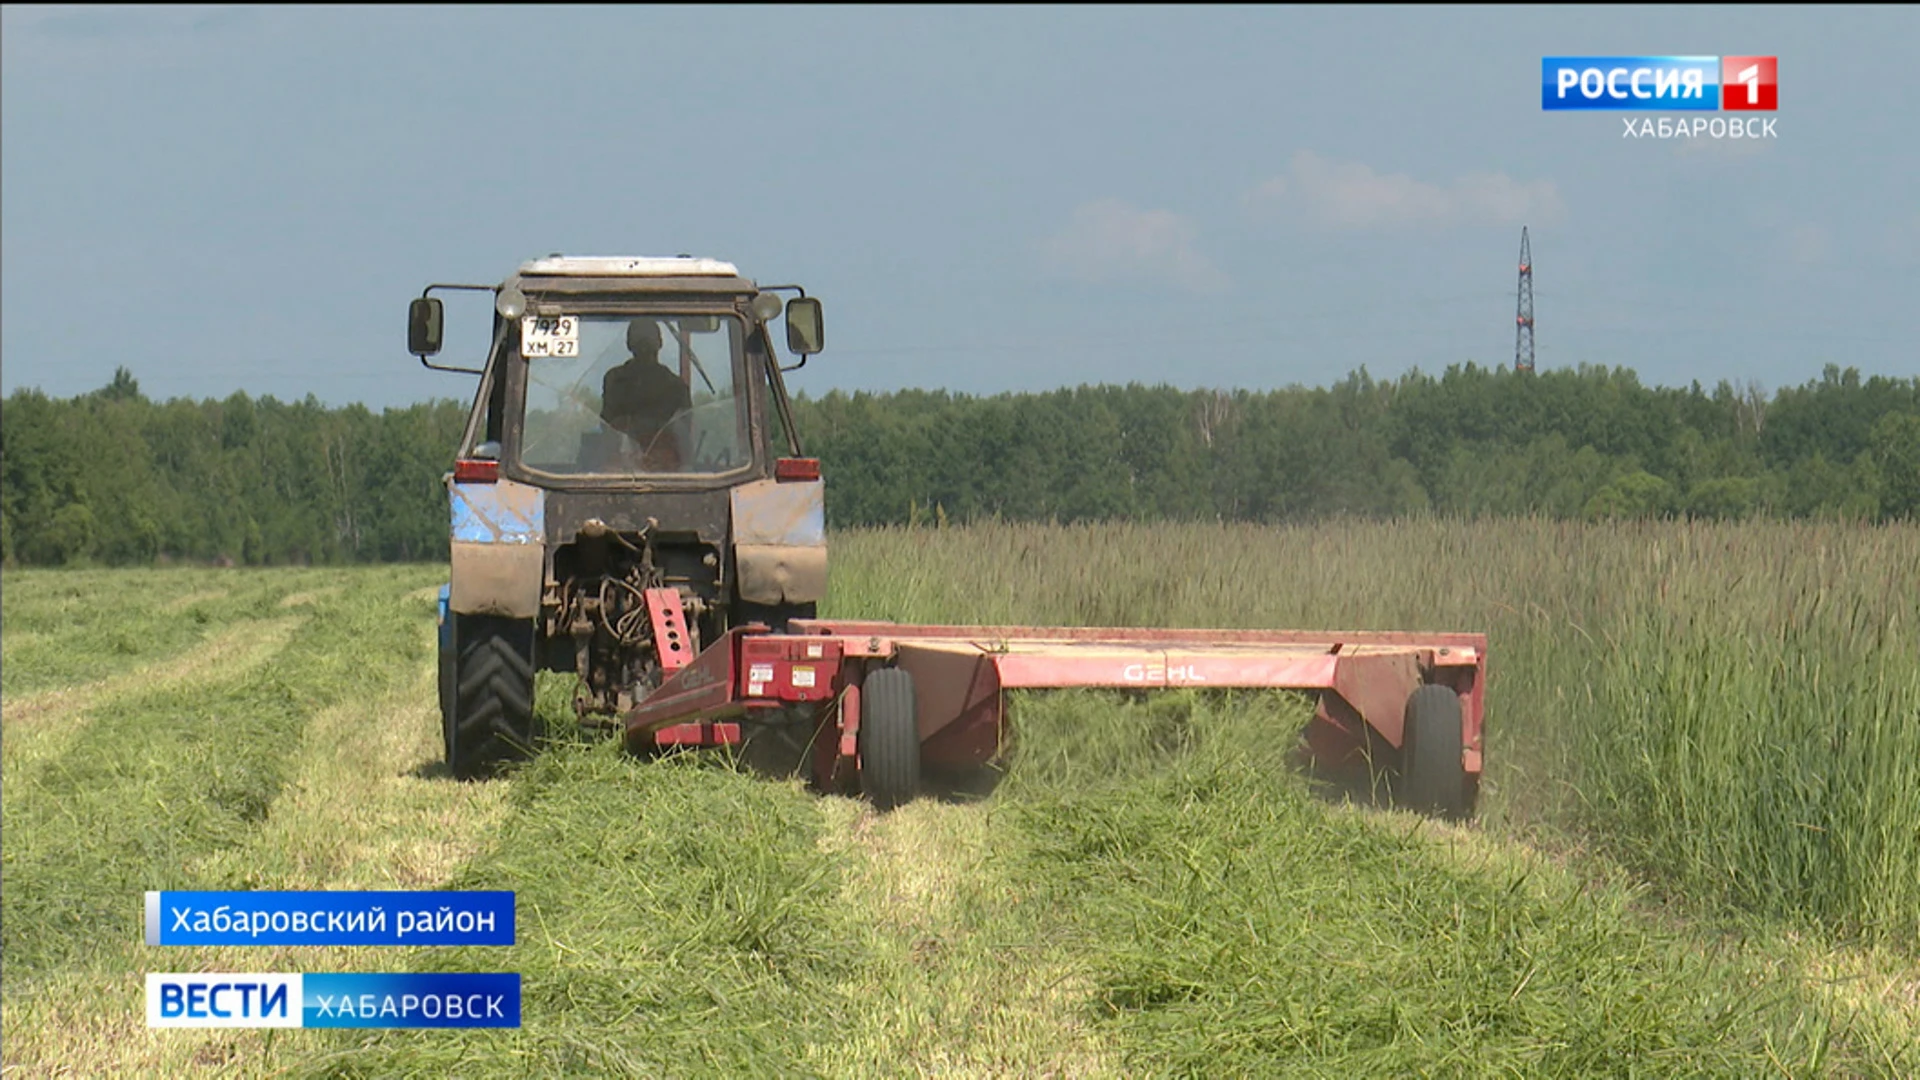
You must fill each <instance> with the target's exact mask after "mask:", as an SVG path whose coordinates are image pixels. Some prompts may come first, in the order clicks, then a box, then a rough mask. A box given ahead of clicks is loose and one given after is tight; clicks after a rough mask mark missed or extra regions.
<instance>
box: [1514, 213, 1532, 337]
mask: <svg viewBox="0 0 1920 1080" xmlns="http://www.w3.org/2000/svg"><path fill="white" fill-rule="evenodd" d="M1513 321H1514V324H1515V325H1514V331H1513V370H1515V371H1532V370H1533V249H1532V248H1530V247H1528V246H1527V227H1526V226H1525V225H1522V226H1520V303H1519V309H1518V310H1517V311H1516V312H1515V313H1514V317H1513Z"/></svg>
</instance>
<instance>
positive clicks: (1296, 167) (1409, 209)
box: [1245, 150, 1565, 229]
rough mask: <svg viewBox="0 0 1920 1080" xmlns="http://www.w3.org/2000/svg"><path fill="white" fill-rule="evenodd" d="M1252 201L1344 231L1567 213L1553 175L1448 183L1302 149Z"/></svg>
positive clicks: (1530, 219)
mask: <svg viewBox="0 0 1920 1080" xmlns="http://www.w3.org/2000/svg"><path fill="white" fill-rule="evenodd" d="M1245 202H1246V204H1247V205H1248V207H1249V208H1250V209H1252V210H1254V211H1255V212H1257V213H1259V214H1261V215H1263V216H1264V215H1267V214H1271V213H1272V212H1274V211H1277V210H1284V211H1288V212H1292V213H1296V214H1301V215H1304V216H1305V217H1307V218H1308V219H1310V220H1312V221H1313V222H1315V223H1317V224H1320V225H1325V226H1329V227H1332V228H1342V229H1364V228H1379V227H1390V226H1397V225H1414V226H1422V225H1426V226H1432V225H1438V226H1446V225H1526V224H1535V225H1541V224H1547V223H1549V222H1552V221H1555V220H1558V219H1559V217H1560V216H1561V214H1562V213H1563V212H1564V211H1565V207H1564V206H1563V204H1562V203H1561V201H1560V193H1559V191H1558V190H1556V189H1555V188H1554V186H1553V182H1552V181H1549V180H1538V181H1534V182H1532V183H1522V182H1520V181H1518V180H1515V179H1514V178H1512V177H1511V176H1508V175H1507V174H1505V173H1493V172H1480V173H1469V174H1467V175H1465V176H1462V177H1459V178H1458V179H1456V180H1454V181H1453V182H1452V183H1451V184H1448V185H1445V186H1442V185H1439V184H1432V183H1428V182H1426V181H1423V180H1416V179H1414V178H1413V177H1411V176H1407V175H1405V174H1404V173H1394V174H1392V175H1384V174H1381V173H1377V172H1375V171H1374V170H1373V168H1372V167H1371V166H1369V165H1366V164H1363V163H1361V162H1358V161H1332V160H1329V159H1327V158H1323V157H1321V156H1320V155H1318V154H1316V153H1314V152H1312V151H1311V150H1302V151H1300V152H1299V153H1297V154H1295V155H1294V156H1293V162H1292V164H1291V165H1290V166H1289V167H1288V169H1287V171H1286V172H1285V173H1283V174H1281V175H1280V176H1276V177H1273V178H1271V179H1269V180H1267V181H1265V182H1264V183H1262V184H1260V185H1259V186H1257V187H1255V188H1254V189H1253V190H1252V191H1250V192H1248V193H1247V196H1246V199H1245Z"/></svg>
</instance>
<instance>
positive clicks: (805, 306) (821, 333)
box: [787, 296, 827, 356]
mask: <svg viewBox="0 0 1920 1080" xmlns="http://www.w3.org/2000/svg"><path fill="white" fill-rule="evenodd" d="M826 343H827V331H826V327H824V326H822V325H821V322H820V301H818V300H816V299H814V298H813V297H811V296H796V297H794V298H793V299H791V300H789V301H787V351H788V352H790V353H792V354H794V355H795V356H812V355H813V354H814V353H817V352H819V351H820V349H821V347H822V346H824V345H825V344H826Z"/></svg>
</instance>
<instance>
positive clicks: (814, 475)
mask: <svg viewBox="0 0 1920 1080" xmlns="http://www.w3.org/2000/svg"><path fill="white" fill-rule="evenodd" d="M773 478H774V479H775V480H778V481H780V482H782V483H785V482H786V481H789V480H818V479H820V459H819V458H810V457H784V458H781V459H779V460H778V461H776V462H774V463H773Z"/></svg>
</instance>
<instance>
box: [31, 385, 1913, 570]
mask: <svg viewBox="0 0 1920 1080" xmlns="http://www.w3.org/2000/svg"><path fill="white" fill-rule="evenodd" d="M466 408H467V403H465V402H461V401H451V400H439V401H432V402H425V403H421V404H418V405H412V406H408V407H406V408H398V409H387V410H385V411H383V412H380V413H375V412H373V411H372V410H369V409H367V408H366V407H364V406H360V405H350V406H346V407H340V408H329V407H327V406H324V405H321V404H320V403H319V402H317V401H316V400H315V399H314V398H312V397H311V396H309V397H308V398H307V399H306V400H305V401H302V402H297V403H284V402H280V401H277V400H275V399H273V398H271V397H263V398H250V397H248V396H247V395H245V394H240V393H236V394H234V395H232V396H230V397H228V398H226V399H224V400H217V401H216V400H210V399H209V400H202V401H193V400H188V399H173V400H169V401H164V402H161V401H154V400H151V399H149V398H147V397H146V396H145V395H143V394H142V393H141V392H140V388H139V384H138V382H137V381H136V380H135V379H134V378H133V376H132V375H131V374H130V373H129V372H128V371H126V370H125V369H121V370H119V371H117V372H116V373H115V375H114V378H113V380H112V382H110V383H109V384H108V385H107V386H105V387H103V388H102V389H100V390H96V391H93V392H91V393H87V394H82V395H79V396H76V397H73V398H67V399H55V398H50V397H48V396H47V395H45V394H43V393H41V392H39V391H37V390H32V389H23V390H16V391H15V392H14V393H13V394H11V395H9V396H8V397H7V399H6V400H5V402H4V411H3V412H0V559H4V561H5V562H6V564H8V565H58V564H71V563H105V564H114V565H122V564H139V563H149V562H156V561H157V562H166V561H175V560H178V561H191V562H221V563H232V564H245V565H274V564H286V563H350V562H382V561H410V560H437V559H441V558H444V557H445V556H446V551H447V508H446V493H445V490H444V489H443V487H442V486H441V476H442V474H443V473H444V472H445V471H446V470H447V469H448V468H449V467H450V466H451V456H452V453H453V449H454V445H455V443H456V442H457V441H458V438H459V435H460V431H461V429H462V428H463V426H464V424H465V419H466ZM794 414H795V421H796V423H797V424H798V426H799V428H800V431H801V434H802V437H803V440H804V443H805V445H806V448H807V452H808V453H809V454H812V455H815V456H818V457H819V458H820V459H821V468H822V472H823V474H824V475H825V476H826V478H827V513H828V520H829V523H830V524H831V525H833V526H836V527H851V526H866V525H892V524H921V523H939V522H946V521H966V520H970V519H976V518H983V517H998V518H1001V519H1009V520H1031V521H1048V520H1052V521H1089V520H1102V519H1117V518H1129V519H1134V520H1198V519H1204V520H1216V519H1219V520H1232V521H1260V522H1282V521H1286V522H1294V521H1310V520H1314V519H1317V518H1324V517H1328V516H1335V515H1361V516H1382V517H1390V516H1397V515H1407V514H1421V513H1437V514H1446V515H1459V516H1468V517H1481V516H1504V515H1519V514H1544V515H1548V516H1552V517H1559V518H1566V519H1592V518H1605V517H1653V516H1675V515H1688V516H1695V517H1707V518H1723V519H1724V518H1736V519H1737V518H1744V517H1749V516H1755V515H1762V516H1776V517H1842V518H1849V519H1854V520H1863V521H1880V520H1891V519H1896V518H1909V517H1914V516H1916V515H1920V378H1907V379H1897V378H1887V377H1882V376H1875V377H1872V378H1866V379H1863V378H1861V376H1860V373H1859V372H1858V371H1856V370H1854V369H1851V368H1849V369H1845V370H1842V369H1840V368H1838V367H1835V366H1829V367H1827V368H1826V370H1825V371H1824V372H1823V373H1822V375H1821V377H1820V378H1819V379H1817V380H1813V381H1810V382H1808V383H1806V384H1805V385H1802V386H1797V387H1787V388H1782V389H1780V390H1779V391H1777V392H1775V393H1773V394H1772V395H1767V394H1765V393H1763V392H1761V391H1760V389H1759V388H1758V387H1757V386H1753V385H1747V386H1735V385H1733V384H1730V383H1725V382H1723V383H1721V384H1720V385H1718V386H1717V387H1715V388H1714V389H1713V390H1711V391H1708V390H1706V389H1704V388H1702V387H1701V386H1700V385H1699V384H1698V383H1695V384H1693V385H1691V386H1688V387H1684V388H1670V387H1652V386H1645V385H1642V384H1641V382H1640V381H1639V379H1638V378H1637V377H1636V376H1635V374H1634V373H1633V372H1632V371H1630V370H1628V369H1625V368H1607V367H1604V366H1581V367H1579V368H1573V369H1553V370H1545V371H1540V372H1537V373H1533V374H1519V373H1515V372H1512V371H1509V370H1506V369H1504V368H1486V367H1479V366H1476V365H1473V364H1467V365H1462V366H1458V367H1453V368H1449V369H1448V370H1447V371H1446V372H1445V373H1443V374H1440V375H1437V376H1436V375H1428V374H1422V373H1418V372H1415V373H1412V374H1408V375H1405V376H1403V377H1400V378H1397V379H1389V380H1376V379H1374V378H1372V377H1370V376H1369V375H1368V374H1367V373H1366V372H1365V370H1364V369H1363V370H1361V371H1358V372H1355V373H1354V374H1352V375H1350V376H1348V377H1347V378H1345V379H1343V380H1341V381H1340V382H1338V383H1336V384H1334V385H1333V386H1330V387H1322V388H1303V387H1292V388H1288V389H1283V390H1273V391H1264V392H1255V391H1246V390H1241V391H1233V392H1225V391H1182V390H1175V389H1172V388H1169V387H1164V386H1159V387H1152V386H1141V385H1137V384H1134V385H1127V386H1083V387H1079V388H1076V389H1065V390H1057V391H1053V392H1051V393H1023V394H1001V395H998V396H993V397H974V396H967V395H959V394H950V393H946V392H942V391H917V390H909V391H901V392H896V393H884V394H872V393H854V394H847V393H843V392H840V391H835V392H832V393H829V394H827V395H825V396H823V397H808V396H806V395H800V396H798V397H797V398H796V400H795V402H794Z"/></svg>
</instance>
